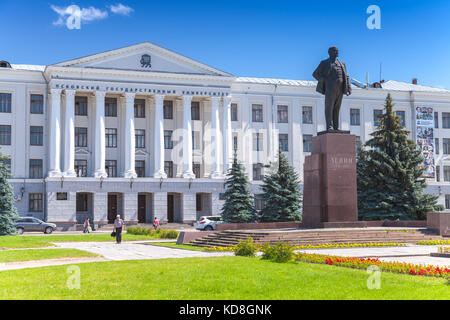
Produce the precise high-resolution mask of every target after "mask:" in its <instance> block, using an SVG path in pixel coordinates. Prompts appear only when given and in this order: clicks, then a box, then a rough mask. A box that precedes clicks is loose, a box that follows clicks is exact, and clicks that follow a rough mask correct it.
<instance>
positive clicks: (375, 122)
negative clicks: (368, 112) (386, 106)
mask: <svg viewBox="0 0 450 320" xmlns="http://www.w3.org/2000/svg"><path fill="white" fill-rule="evenodd" d="M382 115H383V110H373V125H374V126H375V127H378V126H379V125H380V123H379V121H380V120H381V119H380V117H381V116H382Z"/></svg>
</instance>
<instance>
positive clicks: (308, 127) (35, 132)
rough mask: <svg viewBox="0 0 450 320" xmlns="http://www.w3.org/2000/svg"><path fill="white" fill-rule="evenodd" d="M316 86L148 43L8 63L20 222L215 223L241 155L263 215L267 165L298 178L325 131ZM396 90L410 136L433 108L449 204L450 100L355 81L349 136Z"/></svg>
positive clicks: (4, 65) (1, 89) (0, 116)
mask: <svg viewBox="0 0 450 320" xmlns="http://www.w3.org/2000/svg"><path fill="white" fill-rule="evenodd" d="M315 85H316V83H315V82H314V81H297V80H280V79H262V78H243V77H236V76H234V75H231V74H229V73H226V72H223V71H221V70H218V69H215V68H212V67H210V66H207V65H205V64H202V63H200V62H197V61H194V60H192V59H189V58H187V57H185V56H183V55H180V54H177V53H174V52H172V51H170V50H167V49H165V48H162V47H160V46H157V45H155V44H152V43H150V42H144V43H140V44H137V45H133V46H129V47H125V48H121V49H117V50H112V51H107V52H103V53H98V54H94V55H90V56H87V57H82V58H78V59H74V60H70V61H65V62H61V63H57V64H53V65H49V66H30V65H17V64H10V63H8V62H6V61H4V62H0V150H1V152H2V153H3V155H7V156H10V159H9V160H6V162H7V163H8V165H9V166H10V168H11V175H12V178H11V180H10V182H11V184H12V185H13V187H14V193H15V197H16V205H17V208H18V210H19V213H20V214H21V215H22V216H35V217H38V218H41V219H44V220H47V221H52V222H56V223H73V224H75V223H77V222H78V223H80V222H82V221H84V219H85V218H86V217H90V218H91V219H93V220H94V221H95V222H96V223H108V222H110V221H112V219H114V217H115V216H116V214H121V215H122V216H123V217H124V219H125V220H127V221H131V222H150V221H152V220H153V217H155V216H157V217H158V218H160V219H163V220H166V221H170V222H172V221H174V222H191V221H194V220H196V219H197V218H198V217H199V216H201V215H218V214H219V213H220V210H221V207H222V204H223V201H222V200H221V196H222V194H223V192H224V181H225V180H224V178H225V174H226V172H227V170H228V168H229V167H230V165H231V162H232V158H233V154H234V150H236V152H237V155H238V158H239V159H240V160H241V161H242V162H243V163H244V165H245V168H246V170H247V173H248V176H249V179H250V181H251V189H252V192H253V193H254V194H255V202H256V205H257V207H260V206H261V205H262V203H261V201H260V200H259V199H258V194H259V193H260V192H261V191H260V190H259V185H260V184H261V181H260V180H261V178H262V175H263V174H264V170H265V169H264V165H266V164H269V163H270V162H273V161H274V160H275V159H276V156H277V153H278V150H279V148H281V150H282V151H283V152H284V153H285V155H286V156H287V157H288V159H289V160H290V162H291V163H292V165H293V166H294V167H295V169H296V170H297V171H298V173H299V176H300V180H302V171H303V160H304V156H305V155H308V154H309V151H310V148H311V139H312V137H313V136H314V135H316V134H317V132H320V131H322V130H324V129H325V119H324V112H323V108H324V107H323V105H324V101H323V96H321V95H320V94H318V93H316V91H315ZM387 93H391V94H392V96H393V100H394V102H395V103H396V106H395V108H396V111H397V112H398V115H400V116H401V117H402V118H403V121H404V125H405V126H406V127H407V128H408V130H410V131H411V138H413V137H414V138H415V137H416V134H417V132H416V129H417V125H416V123H417V121H416V108H417V107H428V108H432V110H433V116H434V117H435V119H434V122H433V123H434V135H433V137H432V139H433V143H435V155H434V158H435V164H436V165H435V168H436V175H435V178H432V179H429V187H428V189H427V192H433V193H439V194H440V195H441V197H440V201H441V203H442V204H444V203H445V204H446V205H447V207H449V203H450V196H446V194H450V158H448V159H447V157H449V156H448V155H449V154H450V91H448V90H444V89H439V88H432V87H425V86H420V85H416V84H408V83H402V82H396V81H387V82H384V83H381V84H378V85H376V86H375V87H373V86H368V87H364V86H362V85H359V84H358V83H356V82H355V87H354V90H353V94H352V95H351V96H350V97H345V98H344V102H343V105H342V110H341V128H342V129H344V130H350V131H351V132H352V133H353V134H355V135H356V136H358V138H359V140H360V141H361V142H365V141H367V140H368V139H370V133H371V132H372V131H373V130H374V128H375V126H376V121H375V120H374V119H375V115H376V114H377V113H379V112H381V110H382V109H383V104H384V100H385V98H386V95H387ZM428 141H430V140H429V139H428ZM446 200H447V201H446Z"/></svg>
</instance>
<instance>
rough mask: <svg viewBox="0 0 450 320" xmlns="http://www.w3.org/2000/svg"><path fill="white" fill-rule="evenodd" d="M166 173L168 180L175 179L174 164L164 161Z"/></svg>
mask: <svg viewBox="0 0 450 320" xmlns="http://www.w3.org/2000/svg"><path fill="white" fill-rule="evenodd" d="M164 172H165V173H166V174H167V178H173V162H172V161H164Z"/></svg>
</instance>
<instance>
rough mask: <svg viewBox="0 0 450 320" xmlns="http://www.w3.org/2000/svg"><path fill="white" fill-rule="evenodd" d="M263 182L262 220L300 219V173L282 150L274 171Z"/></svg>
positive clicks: (285, 220) (283, 220)
mask: <svg viewBox="0 0 450 320" xmlns="http://www.w3.org/2000/svg"><path fill="white" fill-rule="evenodd" d="M263 182H264V184H263V185H262V186H261V190H262V191H263V192H264V193H263V200H264V209H263V210H262V211H261V221H263V222H287V221H300V220H301V213H300V209H301V202H302V200H301V193H300V189H299V181H298V174H297V173H296V172H295V169H294V168H293V167H292V166H291V165H290V164H289V162H288V160H287V159H286V157H285V156H284V155H283V154H282V153H281V151H279V152H278V162H277V163H276V164H275V165H274V167H273V168H272V172H271V173H270V174H269V175H265V176H264V180H263Z"/></svg>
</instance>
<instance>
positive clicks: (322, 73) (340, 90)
mask: <svg viewBox="0 0 450 320" xmlns="http://www.w3.org/2000/svg"><path fill="white" fill-rule="evenodd" d="M328 54H329V56H330V58H328V59H326V60H323V61H322V62H320V64H319V66H318V67H317V69H316V71H314V73H313V77H314V78H316V80H317V81H318V83H317V88H316V91H317V92H319V93H321V94H324V95H325V120H326V128H327V131H339V111H340V109H341V104H342V97H343V96H344V94H346V95H347V96H349V95H351V94H352V88H351V85H350V79H349V77H348V74H347V68H346V67H345V63H343V62H341V61H339V60H338V59H337V57H338V55H339V51H338V48H336V47H331V48H330V49H328Z"/></svg>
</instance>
